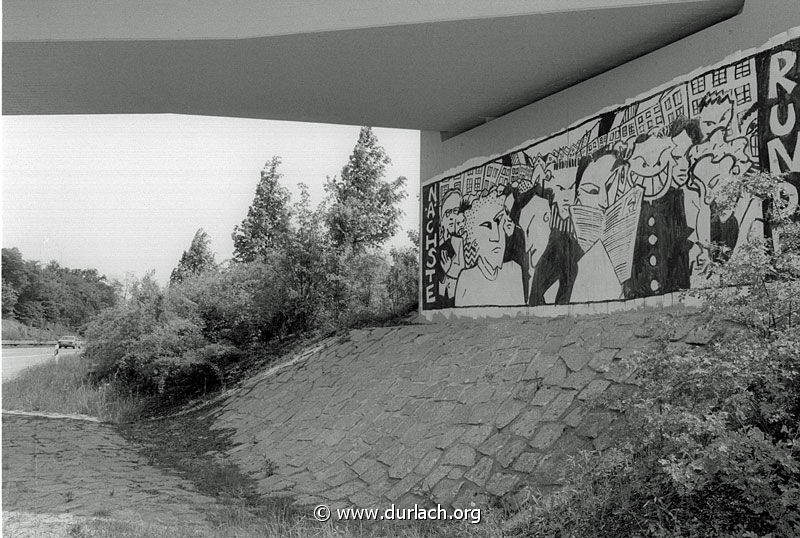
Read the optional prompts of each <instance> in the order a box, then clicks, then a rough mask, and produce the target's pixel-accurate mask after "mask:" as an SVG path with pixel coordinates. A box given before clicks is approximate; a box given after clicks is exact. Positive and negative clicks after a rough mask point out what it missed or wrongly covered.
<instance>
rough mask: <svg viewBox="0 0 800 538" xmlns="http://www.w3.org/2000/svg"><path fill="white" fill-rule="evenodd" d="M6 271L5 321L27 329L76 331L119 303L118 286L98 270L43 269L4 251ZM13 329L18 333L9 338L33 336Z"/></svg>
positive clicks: (50, 266) (49, 266) (10, 250)
mask: <svg viewBox="0 0 800 538" xmlns="http://www.w3.org/2000/svg"><path fill="white" fill-rule="evenodd" d="M2 271H3V273H2V274H3V283H2V289H3V319H7V320H17V321H18V322H20V323H21V324H22V325H24V326H27V327H33V328H37V329H50V328H52V329H54V330H56V331H59V332H60V331H64V330H67V331H75V330H77V329H79V328H80V327H82V326H83V325H84V324H86V323H87V322H88V321H89V320H90V319H91V318H92V317H93V316H95V315H96V314H97V313H98V312H100V311H101V310H103V309H104V308H108V307H110V306H113V305H114V304H115V303H116V298H117V293H116V290H115V287H114V285H113V284H112V283H110V282H108V281H107V280H106V277H104V276H102V275H100V274H98V272H97V270H95V269H69V268H67V267H61V266H60V265H59V264H58V263H56V262H54V261H51V262H50V263H49V264H47V265H46V266H41V265H40V264H39V262H36V261H31V260H25V259H24V258H23V257H22V253H21V252H20V251H19V249H17V248H4V249H3V269H2ZM4 325H5V324H4ZM12 325H13V326H14V327H17V330H15V331H13V333H12V332H11V331H9V332H8V334H7V336H9V338H13V337H15V335H16V334H17V333H19V336H22V337H24V334H23V333H28V332H31V333H33V332H32V331H24V330H22V329H21V328H19V326H18V325H17V324H12ZM5 329H6V327H5V326H4V335H6V330H5ZM35 334H47V333H46V331H45V332H44V333H42V332H41V331H38V332H35ZM54 334H57V333H54ZM5 337H6V336H4V338H5Z"/></svg>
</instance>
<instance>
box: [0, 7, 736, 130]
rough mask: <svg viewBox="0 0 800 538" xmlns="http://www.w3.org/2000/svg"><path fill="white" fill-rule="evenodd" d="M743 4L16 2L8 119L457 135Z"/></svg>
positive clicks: (7, 47) (6, 23)
mask: <svg viewBox="0 0 800 538" xmlns="http://www.w3.org/2000/svg"><path fill="white" fill-rule="evenodd" d="M743 3H744V0H660V1H659V0H538V1H537V0H528V1H522V0H507V1H503V2H485V1H481V0H439V1H437V2H421V1H415V2H405V3H403V2H397V1H396V0H394V1H390V0H369V1H366V0H364V1H357V0H324V1H323V0H309V1H305V2H285V1H279V0H268V1H258V0H235V1H231V2H218V1H212V0H160V1H155V0H142V1H138V2H130V1H120V0H106V1H98V0H47V1H44V0H13V1H8V0H7V1H4V3H3V113H4V114H120V113H125V114H135V113H179V114H199V115H211V116H233V117H248V118H266V119H279V120H295V121H313V122H327V123H343V124H355V125H373V126H380V127H398V128H409V129H423V130H433V131H442V132H445V133H457V132H461V131H464V130H467V129H469V128H471V127H474V126H476V125H478V124H480V123H483V122H484V121H487V120H488V119H491V118H494V117H497V116H501V115H503V114H506V113H508V112H510V111H512V110H514V109H516V108H519V107H521V106H524V105H527V104H529V103H532V102H534V101H536V100H538V99H541V98H543V97H545V96H547V95H550V94H552V93H555V92H557V91H559V90H561V89H563V88H565V87H567V86H570V85H572V84H575V83H576V82H579V81H581V80H585V79H587V78H589V77H592V76H594V75H597V74H599V73H602V72H603V71H606V70H608V69H610V68H612V67H615V66H617V65H620V64H622V63H624V62H627V61H629V60H631V59H633V58H636V57H638V56H641V55H643V54H646V53H648V52H650V51H652V50H655V49H658V48H660V47H662V46H664V45H666V44H668V43H671V42H672V41H675V40H677V39H680V38H682V37H685V36H687V35H689V34H691V33H694V32H697V31H699V30H701V29H703V28H705V27H707V26H710V25H712V24H715V23H717V22H719V21H721V20H724V19H726V18H728V17H731V16H733V15H735V14H736V13H738V12H739V10H740V9H741V7H742V5H743ZM659 82H663V81H653V83H654V84H657V83H659Z"/></svg>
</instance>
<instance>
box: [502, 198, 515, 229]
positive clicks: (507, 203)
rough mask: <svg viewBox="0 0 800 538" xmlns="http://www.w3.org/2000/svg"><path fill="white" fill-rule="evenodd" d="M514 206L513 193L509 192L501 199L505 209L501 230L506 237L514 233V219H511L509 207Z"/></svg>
mask: <svg viewBox="0 0 800 538" xmlns="http://www.w3.org/2000/svg"><path fill="white" fill-rule="evenodd" d="M513 207H514V195H513V194H509V195H507V196H506V198H505V200H504V201H503V210H504V211H505V218H504V220H503V231H504V232H505V234H506V237H511V234H513V233H514V221H512V220H511V208H513Z"/></svg>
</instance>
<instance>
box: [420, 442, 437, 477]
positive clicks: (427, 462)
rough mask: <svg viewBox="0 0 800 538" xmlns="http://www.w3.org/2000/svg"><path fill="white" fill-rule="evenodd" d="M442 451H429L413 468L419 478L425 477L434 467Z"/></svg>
mask: <svg viewBox="0 0 800 538" xmlns="http://www.w3.org/2000/svg"><path fill="white" fill-rule="evenodd" d="M442 453H443V451H442V450H439V449H438V448H433V449H430V450H429V451H428V452H427V453H426V454H425V455H424V456H423V457H422V458H421V459H420V461H419V463H417V466H416V467H414V472H415V473H417V474H418V475H421V476H426V475H427V474H428V473H430V472H431V470H432V469H433V468H434V467H435V466H436V464H437V463H438V461H439V458H440V457H441V455H442Z"/></svg>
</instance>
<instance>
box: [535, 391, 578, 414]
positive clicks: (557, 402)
mask: <svg viewBox="0 0 800 538" xmlns="http://www.w3.org/2000/svg"><path fill="white" fill-rule="evenodd" d="M576 394H577V391H574V390H564V391H562V392H561V394H559V395H558V396H557V397H556V398H555V399H554V400H553V401H552V402H550V405H548V406H547V407H545V409H544V411H543V412H542V414H541V420H546V421H554V420H558V419H560V418H561V416H562V415H563V414H564V413H565V412H566V411H567V409H569V406H570V405H572V402H573V400H574V399H575V395H576Z"/></svg>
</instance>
